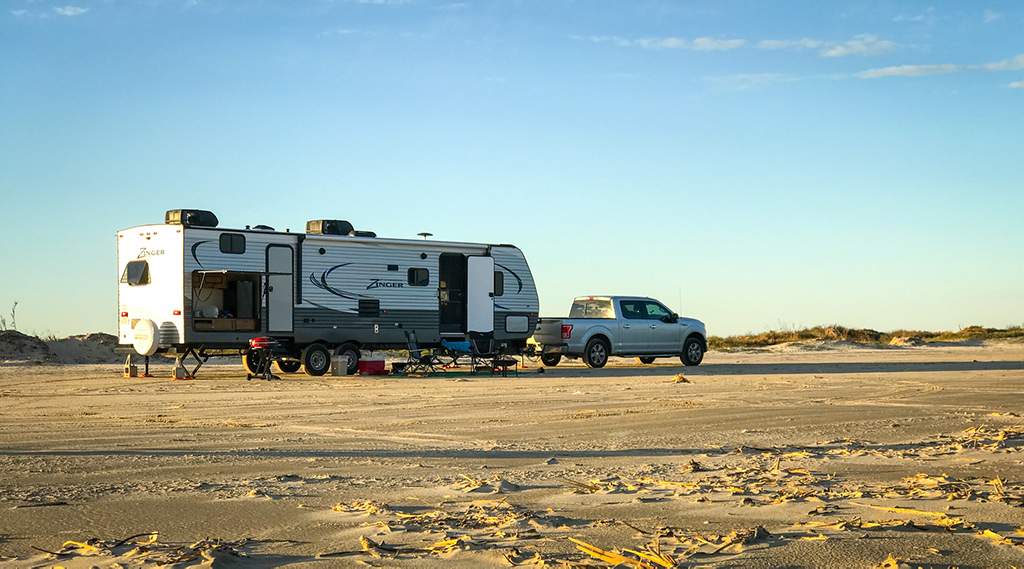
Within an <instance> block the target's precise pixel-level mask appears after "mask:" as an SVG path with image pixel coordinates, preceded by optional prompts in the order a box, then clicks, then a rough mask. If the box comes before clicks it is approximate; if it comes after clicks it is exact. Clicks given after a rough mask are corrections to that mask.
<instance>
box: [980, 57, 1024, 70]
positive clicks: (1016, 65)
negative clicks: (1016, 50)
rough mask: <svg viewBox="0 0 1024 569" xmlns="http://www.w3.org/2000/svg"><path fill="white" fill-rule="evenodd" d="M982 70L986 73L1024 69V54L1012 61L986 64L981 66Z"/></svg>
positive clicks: (1011, 59) (1006, 60) (1013, 58)
mask: <svg viewBox="0 0 1024 569" xmlns="http://www.w3.org/2000/svg"><path fill="white" fill-rule="evenodd" d="M981 68H982V69H984V70H985V71H1017V70H1019V69H1024V53H1022V54H1020V55H1017V56H1015V57H1011V58H1010V59H1004V60H1002V61H994V62H992V63H985V64H983V65H981Z"/></svg>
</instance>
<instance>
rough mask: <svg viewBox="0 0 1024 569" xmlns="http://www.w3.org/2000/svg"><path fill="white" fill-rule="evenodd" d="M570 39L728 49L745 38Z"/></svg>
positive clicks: (651, 46)
mask: <svg viewBox="0 0 1024 569" xmlns="http://www.w3.org/2000/svg"><path fill="white" fill-rule="evenodd" d="M569 37H570V38H571V39H574V40H580V41H589V42H591V43H603V44H610V45H614V46H617V47H639V48H641V49H689V50H693V51H728V50H733V49H738V48H741V47H743V46H744V45H746V43H747V40H745V39H739V38H731V39H720V38H710V37H699V38H696V39H693V40H689V39H686V38H680V37H676V36H665V37H647V38H627V37H622V36H578V35H575V36H569Z"/></svg>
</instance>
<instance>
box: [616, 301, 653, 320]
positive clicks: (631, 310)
mask: <svg viewBox="0 0 1024 569" xmlns="http://www.w3.org/2000/svg"><path fill="white" fill-rule="evenodd" d="M619 308H621V309H622V317H623V318H629V319H630V320H641V319H645V318H647V309H646V308H644V303H643V302H642V301H640V300H623V301H621V302H619Z"/></svg>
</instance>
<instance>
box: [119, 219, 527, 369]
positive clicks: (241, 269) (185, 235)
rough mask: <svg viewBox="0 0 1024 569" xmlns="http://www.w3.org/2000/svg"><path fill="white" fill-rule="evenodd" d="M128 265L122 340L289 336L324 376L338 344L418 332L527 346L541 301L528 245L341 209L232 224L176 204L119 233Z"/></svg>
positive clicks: (213, 344)
mask: <svg viewBox="0 0 1024 569" xmlns="http://www.w3.org/2000/svg"><path fill="white" fill-rule="evenodd" d="M117 270H118V276H119V277H120V284H119V285H118V295H117V296H118V299H117V300H118V312H119V321H118V338H119V343H120V344H122V345H132V346H134V347H135V350H136V351H137V352H139V353H142V354H143V355H147V356H148V355H152V354H153V353H156V352H163V353H170V354H178V355H179V356H182V355H184V354H192V355H193V356H198V358H199V359H200V360H205V358H206V357H207V356H208V355H212V354H224V353H229V352H233V353H242V354H247V348H248V345H249V340H250V339H251V338H254V337H266V336H269V337H273V338H275V339H277V340H279V341H281V342H282V343H283V344H284V345H285V346H286V350H285V351H286V352H287V355H286V357H283V358H282V359H280V360H278V366H279V367H280V368H281V369H282V370H283V371H289V372H294V371H298V368H299V366H300V365H302V366H304V368H305V371H306V373H308V374H311V375H322V374H323V373H325V372H326V371H327V370H328V369H329V367H330V355H331V353H332V352H334V353H337V354H344V355H346V356H348V357H349V365H350V368H351V369H354V368H355V367H356V361H357V360H358V358H359V354H360V350H366V349H387V348H404V347H406V345H407V338H408V333H413V334H415V338H416V339H417V341H418V343H419V344H420V345H423V346H428V347H429V346H434V345H438V344H439V343H440V342H441V340H442V339H466V338H476V339H480V338H483V339H486V340H487V342H489V345H493V346H496V347H497V348H496V349H499V350H504V351H507V352H516V353H518V352H521V351H522V350H523V349H524V348H525V346H526V339H527V338H528V337H529V336H530V335H531V334H532V333H533V330H534V327H535V326H536V324H537V314H538V311H539V306H538V300H537V289H536V287H535V286H534V282H533V276H532V274H531V273H530V267H529V265H528V264H527V262H526V258H525V257H524V256H523V253H522V251H520V250H519V249H518V248H517V247H515V246H512V245H487V244H478V243H457V242H446V241H433V240H406V239H384V238H378V237H376V236H375V235H374V234H373V233H370V232H360V231H354V230H353V228H352V226H351V225H350V224H349V223H347V222H345V221H339V220H315V221H311V222H309V223H308V224H307V229H306V232H305V233H292V232H278V231H274V230H272V229H270V228H268V227H265V226H256V227H255V228H251V229H250V228H246V229H221V228H218V227H217V218H216V216H215V215H213V214H212V213H211V212H207V211H202V210H171V211H169V212H167V214H166V216H165V223H163V224H159V225H142V226H138V227H133V228H130V229H125V230H122V231H119V232H118V233H117ZM250 357H251V356H247V360H246V363H247V365H253V362H252V361H250V360H249V358H250ZM179 362H180V360H179Z"/></svg>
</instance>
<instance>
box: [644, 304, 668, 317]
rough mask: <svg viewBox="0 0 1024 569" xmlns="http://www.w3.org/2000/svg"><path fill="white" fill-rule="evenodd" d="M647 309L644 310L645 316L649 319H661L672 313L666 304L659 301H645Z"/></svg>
mask: <svg viewBox="0 0 1024 569" xmlns="http://www.w3.org/2000/svg"><path fill="white" fill-rule="evenodd" d="M644 304H646V305H647V309H646V310H645V311H644V318H647V319H648V320H661V319H662V318H664V317H666V316H668V315H669V314H671V312H669V311H668V309H666V308H665V307H664V306H662V305H660V304H658V303H657V302H645V303H644Z"/></svg>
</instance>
